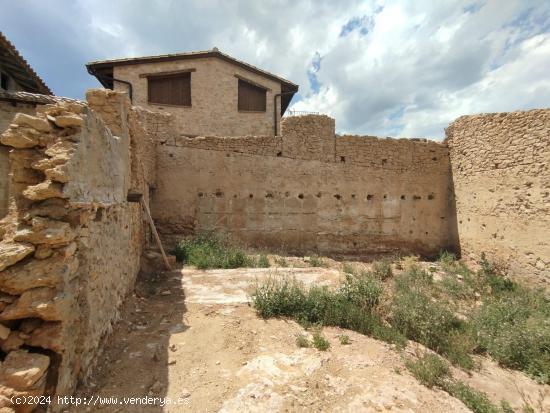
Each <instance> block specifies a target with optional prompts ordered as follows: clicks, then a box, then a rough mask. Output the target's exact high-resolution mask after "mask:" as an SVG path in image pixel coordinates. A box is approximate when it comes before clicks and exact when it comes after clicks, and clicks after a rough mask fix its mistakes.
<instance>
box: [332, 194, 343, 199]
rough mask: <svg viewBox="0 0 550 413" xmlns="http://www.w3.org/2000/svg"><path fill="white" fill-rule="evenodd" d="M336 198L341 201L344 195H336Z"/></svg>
mask: <svg viewBox="0 0 550 413" xmlns="http://www.w3.org/2000/svg"><path fill="white" fill-rule="evenodd" d="M334 198H336V199H338V200H340V199H342V195H340V194H336V195H334Z"/></svg>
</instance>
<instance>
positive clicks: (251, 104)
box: [239, 79, 266, 112]
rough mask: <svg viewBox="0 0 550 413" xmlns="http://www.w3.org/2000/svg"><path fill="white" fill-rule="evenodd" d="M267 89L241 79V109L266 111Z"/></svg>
mask: <svg viewBox="0 0 550 413" xmlns="http://www.w3.org/2000/svg"><path fill="white" fill-rule="evenodd" d="M265 102H266V90H265V89H263V88H261V87H259V86H256V85H252V84H250V83H248V82H245V81H244V80H241V79H239V110H243V111H250V112H265V110H266V109H265Z"/></svg>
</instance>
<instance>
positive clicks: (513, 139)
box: [446, 109, 550, 286]
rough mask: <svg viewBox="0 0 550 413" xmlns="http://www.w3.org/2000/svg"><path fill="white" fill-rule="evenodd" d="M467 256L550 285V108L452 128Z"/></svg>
mask: <svg viewBox="0 0 550 413" xmlns="http://www.w3.org/2000/svg"><path fill="white" fill-rule="evenodd" d="M446 134H447V137H446V143H447V144H448V146H449V148H450V155H451V164H452V174H453V182H454V192H455V195H456V210H457V221H458V235H459V240H460V246H461V249H462V255H463V257H464V258H467V259H470V260H478V259H479V257H480V254H481V253H482V252H484V253H486V254H487V257H488V259H489V260H491V261H497V262H500V263H501V264H503V265H504V266H505V267H507V268H508V270H509V273H510V274H512V275H515V276H521V277H522V278H524V279H526V280H529V281H533V282H537V283H540V284H543V285H546V286H548V283H550V236H549V234H550V109H545V110H530V111H526V112H511V113H496V114H481V115H473V116H463V117H460V118H458V119H457V120H456V121H454V122H453V123H452V124H451V125H450V126H449V127H448V128H447V130H446Z"/></svg>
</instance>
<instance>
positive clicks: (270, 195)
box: [265, 192, 273, 198]
mask: <svg viewBox="0 0 550 413" xmlns="http://www.w3.org/2000/svg"><path fill="white" fill-rule="evenodd" d="M265 197H266V198H273V194H272V193H271V192H268V193H266V194H265Z"/></svg>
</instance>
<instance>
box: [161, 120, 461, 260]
mask: <svg viewBox="0 0 550 413" xmlns="http://www.w3.org/2000/svg"><path fill="white" fill-rule="evenodd" d="M282 131H283V134H282V136H277V137H266V136H260V137H254V136H245V137H227V138H224V137H200V138H186V137H175V138H174V139H169V140H166V141H164V142H163V143H162V144H160V145H159V146H158V148H157V152H158V164H159V165H162V167H160V168H159V169H158V171H157V185H158V187H157V191H156V193H155V198H154V200H153V214H154V217H155V220H156V222H157V223H158V225H159V226H160V229H161V232H162V233H163V236H164V239H165V240H166V241H167V242H168V243H173V242H175V241H176V240H177V239H179V238H180V237H181V236H183V235H189V234H194V233H198V232H200V231H210V230H216V231H225V232H229V233H230V234H231V235H233V236H235V237H236V238H238V239H239V240H241V241H243V242H245V243H249V244H252V245H254V246H256V247H267V248H278V249H283V250H286V251H290V252H314V251H318V252H321V253H332V254H345V255H369V254H374V253H387V252H395V251H402V252H407V251H408V252H415V253H420V254H424V255H434V254H436V253H437V252H438V250H439V249H441V248H451V249H452V247H453V246H454V242H455V239H454V238H453V236H454V228H453V225H454V221H453V220H452V219H451V218H450V217H452V215H453V214H452V213H451V212H450V211H451V209H452V196H451V193H450V189H451V186H450V180H449V168H450V166H449V158H448V152H447V148H446V147H445V146H444V145H442V144H440V143H436V142H433V141H424V140H417V141H405V140H394V139H373V138H363V137H336V136H335V134H334V120H333V119H331V118H328V117H326V116H314V115H309V116H303V117H291V118H287V119H284V121H283V125H282ZM383 160H385V161H383Z"/></svg>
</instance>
